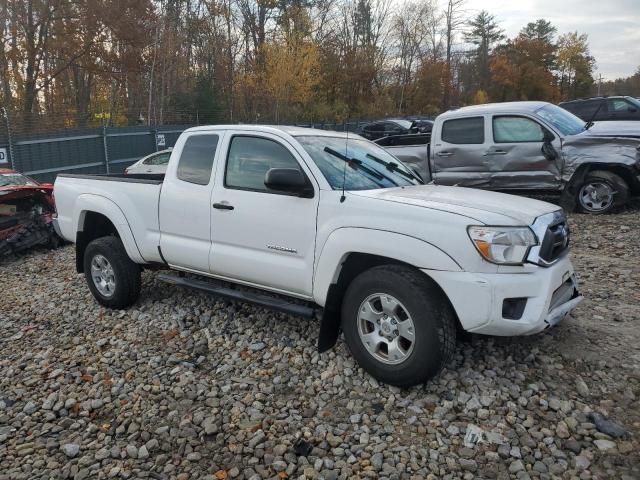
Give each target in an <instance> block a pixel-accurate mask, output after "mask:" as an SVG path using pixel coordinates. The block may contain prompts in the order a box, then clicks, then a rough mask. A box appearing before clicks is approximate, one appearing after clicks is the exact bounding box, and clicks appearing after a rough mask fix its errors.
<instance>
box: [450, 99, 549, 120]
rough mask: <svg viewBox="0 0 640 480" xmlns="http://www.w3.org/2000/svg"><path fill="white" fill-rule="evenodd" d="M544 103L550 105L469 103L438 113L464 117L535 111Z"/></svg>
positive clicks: (533, 103)
mask: <svg viewBox="0 0 640 480" xmlns="http://www.w3.org/2000/svg"><path fill="white" fill-rule="evenodd" d="M545 105H550V103H548V102H502V103H485V104H482V105H470V106H468V107H461V108H458V109H456V110H449V111H448V112H445V113H443V114H442V115H440V116H441V117H442V118H450V117H458V116H460V117H462V116H464V117H466V116H468V115H469V114H484V113H518V112H519V113H522V112H528V113H531V112H535V111H536V110H538V109H539V108H542V107H544V106H545Z"/></svg>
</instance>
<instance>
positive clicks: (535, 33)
mask: <svg viewBox="0 0 640 480" xmlns="http://www.w3.org/2000/svg"><path fill="white" fill-rule="evenodd" d="M557 32H558V29H557V28H556V27H554V26H553V25H552V24H551V22H550V21H548V20H545V19H544V18H539V19H538V20H536V21H535V22H529V23H527V26H526V27H524V28H523V29H522V30H521V31H520V36H522V37H524V38H526V39H528V40H539V41H541V42H545V43H553V39H554V37H555V36H556V33H557Z"/></svg>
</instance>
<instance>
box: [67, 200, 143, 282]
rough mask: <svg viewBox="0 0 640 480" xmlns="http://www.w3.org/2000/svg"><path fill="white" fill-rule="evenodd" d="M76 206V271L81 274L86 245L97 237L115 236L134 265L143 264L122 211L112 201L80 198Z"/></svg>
mask: <svg viewBox="0 0 640 480" xmlns="http://www.w3.org/2000/svg"><path fill="white" fill-rule="evenodd" d="M76 205H77V207H76V214H75V215H74V218H77V219H78V220H77V222H78V223H77V225H76V228H75V232H76V239H75V243H76V271H77V272H78V273H83V272H84V265H83V258H84V252H85V250H86V248H87V245H89V243H90V242H91V241H93V240H95V239H96V238H100V237H105V236H115V237H118V238H119V239H120V240H121V241H122V244H123V245H124V248H125V251H126V252H127V255H129V258H130V259H131V260H133V261H134V262H136V263H144V258H143V257H142V255H141V254H140V251H139V250H138V246H137V245H136V242H135V238H134V236H133V232H132V231H131V228H130V227H129V224H128V222H127V220H126V218H125V216H124V214H123V213H122V210H120V208H119V207H118V206H117V205H116V204H115V203H114V202H113V201H111V200H109V199H107V198H105V197H101V196H98V195H81V196H79V197H78V202H77V204H76Z"/></svg>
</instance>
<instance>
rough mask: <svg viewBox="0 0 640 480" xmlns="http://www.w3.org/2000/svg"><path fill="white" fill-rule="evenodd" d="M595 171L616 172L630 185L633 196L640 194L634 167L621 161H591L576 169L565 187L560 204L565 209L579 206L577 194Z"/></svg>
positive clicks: (638, 180)
mask: <svg viewBox="0 0 640 480" xmlns="http://www.w3.org/2000/svg"><path fill="white" fill-rule="evenodd" d="M593 171H605V172H611V173H615V174H616V175H618V176H619V177H620V178H622V179H623V180H624V181H625V183H626V184H627V185H628V186H629V193H630V194H631V195H632V196H633V195H640V179H639V177H638V176H637V174H635V173H634V170H633V167H631V166H629V165H624V164H621V163H607V162H589V163H584V164H582V165H580V166H579V167H578V168H577V169H576V171H575V172H573V175H571V178H570V179H569V181H568V182H567V184H566V186H565V188H564V189H563V191H562V195H561V198H560V205H561V206H562V207H563V208H564V209H565V210H567V211H574V210H575V209H576V208H577V207H578V204H577V202H576V200H575V198H576V195H577V194H578V191H579V190H580V187H581V186H582V183H583V182H584V180H585V179H586V178H587V175H589V173H590V172H593Z"/></svg>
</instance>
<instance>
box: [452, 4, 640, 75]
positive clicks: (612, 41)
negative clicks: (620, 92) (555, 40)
mask: <svg viewBox="0 0 640 480" xmlns="http://www.w3.org/2000/svg"><path fill="white" fill-rule="evenodd" d="M441 1H442V0H441ZM465 8H466V9H467V10H468V12H469V14H471V15H473V14H475V13H477V12H479V11H480V10H482V9H484V10H488V11H489V13H491V14H493V15H495V17H496V19H497V20H498V21H499V22H500V25H501V26H502V28H504V30H505V33H506V35H507V36H508V37H509V38H512V37H514V36H516V35H517V34H518V32H519V31H520V29H522V27H523V26H525V25H526V24H527V23H528V22H532V21H534V20H536V19H538V18H544V19H546V20H549V21H550V22H551V23H552V24H553V25H555V26H556V27H557V28H558V34H563V33H566V32H571V31H576V30H577V31H578V32H579V33H586V34H587V35H588V36H589V49H590V51H591V55H593V56H594V57H595V59H596V68H595V74H596V75H595V77H596V78H597V76H598V74H602V78H603V80H615V79H616V78H620V77H628V76H630V75H633V74H634V73H635V72H636V70H637V69H638V67H639V66H640V0H467V2H466V4H465Z"/></svg>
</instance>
